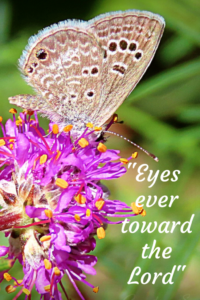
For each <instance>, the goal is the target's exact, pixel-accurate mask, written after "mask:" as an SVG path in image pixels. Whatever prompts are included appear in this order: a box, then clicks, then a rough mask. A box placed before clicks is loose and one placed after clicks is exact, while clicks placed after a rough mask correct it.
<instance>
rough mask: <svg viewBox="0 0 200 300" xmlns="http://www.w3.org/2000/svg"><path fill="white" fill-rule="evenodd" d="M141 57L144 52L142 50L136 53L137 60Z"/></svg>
mask: <svg viewBox="0 0 200 300" xmlns="http://www.w3.org/2000/svg"><path fill="white" fill-rule="evenodd" d="M141 57H142V53H141V52H137V53H136V54H135V58H136V59H137V60H139V59H140V58H141Z"/></svg>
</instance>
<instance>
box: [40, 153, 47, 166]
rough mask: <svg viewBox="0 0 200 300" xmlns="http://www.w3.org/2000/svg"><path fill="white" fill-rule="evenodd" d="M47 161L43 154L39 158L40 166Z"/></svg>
mask: <svg viewBox="0 0 200 300" xmlns="http://www.w3.org/2000/svg"><path fill="white" fill-rule="evenodd" d="M46 161H47V155H46V154H43V155H42V156H40V164H41V165H42V164H44V163H45V162H46Z"/></svg>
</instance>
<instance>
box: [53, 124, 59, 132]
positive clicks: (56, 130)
mask: <svg viewBox="0 0 200 300" xmlns="http://www.w3.org/2000/svg"><path fill="white" fill-rule="evenodd" d="M52 131H53V133H54V134H58V133H59V127H58V124H53V126H52Z"/></svg>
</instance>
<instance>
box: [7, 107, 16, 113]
mask: <svg viewBox="0 0 200 300" xmlns="http://www.w3.org/2000/svg"><path fill="white" fill-rule="evenodd" d="M9 113H11V114H16V113H17V110H16V109H15V108H11V109H10V110H9Z"/></svg>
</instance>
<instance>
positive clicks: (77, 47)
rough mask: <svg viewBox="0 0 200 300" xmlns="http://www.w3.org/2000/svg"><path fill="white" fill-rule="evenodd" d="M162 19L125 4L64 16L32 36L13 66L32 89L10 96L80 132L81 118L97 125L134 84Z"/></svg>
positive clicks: (149, 56)
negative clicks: (87, 15)
mask: <svg viewBox="0 0 200 300" xmlns="http://www.w3.org/2000/svg"><path fill="white" fill-rule="evenodd" d="M164 26H165V21H164V19H163V18H162V17H161V16H159V15H157V14H153V13H151V12H146V11H137V10H130V11H124V12H121V11H119V12H111V13H106V14H103V15H100V16H98V17H96V18H94V19H92V20H90V21H88V22H86V21H80V20H67V21H62V22H60V23H58V24H54V25H52V26H50V27H47V28H45V29H43V30H41V31H39V33H38V34H37V35H34V36H32V37H31V38H30V39H29V41H28V45H27V47H26V48H25V50H24V51H23V54H22V56H21V58H20V59H19V69H20V70H21V72H22V74H23V77H24V78H25V80H26V81H27V83H28V84H29V85H31V86H32V87H33V88H34V90H35V91H36V95H17V96H14V97H10V98H9V101H10V103H12V104H15V105H17V106H20V107H22V108H24V109H29V110H35V111H38V112H39V113H40V114H41V115H42V116H46V117H48V118H49V119H50V120H51V121H52V122H55V123H58V124H59V125H60V126H61V127H64V126H66V125H68V124H71V125H73V129H72V132H71V133H72V136H78V135H80V134H81V133H82V132H83V131H84V130H85V128H86V124H87V123H92V124H94V125H95V126H99V127H101V126H103V125H104V123H105V122H106V121H107V120H108V119H109V118H110V117H111V116H112V114H113V113H114V112H115V111H116V110H117V108H118V107H119V106H120V105H121V104H122V102H123V101H124V100H125V99H126V98H127V96H128V95H129V94H130V93H131V91H132V90H133V89H134V88H135V86H136V85H137V83H138V82H139V80H140V79H141V77H142V76H143V74H144V73H145V71H146V69H147V67H148V66H149V64H150V62H151V60H152V59H153V57H154V54H155V52H156V49H157V47H158V45H159V42H160V39H161V37H162V34H163V30H164Z"/></svg>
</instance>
